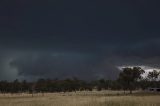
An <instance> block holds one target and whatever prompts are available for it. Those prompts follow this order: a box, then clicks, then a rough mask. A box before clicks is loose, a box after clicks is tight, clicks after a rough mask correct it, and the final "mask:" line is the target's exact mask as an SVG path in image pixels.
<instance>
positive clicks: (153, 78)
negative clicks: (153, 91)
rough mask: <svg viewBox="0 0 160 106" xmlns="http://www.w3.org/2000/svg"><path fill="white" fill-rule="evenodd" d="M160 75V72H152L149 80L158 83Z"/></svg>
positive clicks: (149, 74)
mask: <svg viewBox="0 0 160 106" xmlns="http://www.w3.org/2000/svg"><path fill="white" fill-rule="evenodd" d="M159 75H160V72H158V71H157V70H153V71H152V72H149V73H148V76H147V77H148V78H149V79H150V80H151V81H156V80H157V79H158V76H159Z"/></svg>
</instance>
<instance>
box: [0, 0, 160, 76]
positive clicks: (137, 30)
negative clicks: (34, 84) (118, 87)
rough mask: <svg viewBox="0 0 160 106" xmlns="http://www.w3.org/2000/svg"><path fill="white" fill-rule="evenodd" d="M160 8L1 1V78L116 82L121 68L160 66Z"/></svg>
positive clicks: (116, 2) (122, 2) (118, 2)
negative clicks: (74, 77) (68, 78)
mask: <svg viewBox="0 0 160 106" xmlns="http://www.w3.org/2000/svg"><path fill="white" fill-rule="evenodd" d="M159 3H160V1H158V0H152V1H150V0H110V1H109V0H107V1H97V0H91V1H89V0H85V1H83V0H79V1H75V0H69V1H68V0H67V1H66V0H34V1H31V0H2V1H1V3H0V55H1V56H0V66H1V68H0V69H1V71H0V75H1V79H14V78H26V79H27V78H28V79H29V78H34V77H46V78H47V77H49V78H55V77H60V78H65V77H71V76H77V77H80V78H82V79H94V78H101V77H102V78H103V77H105V78H110V79H112V78H115V77H116V76H117V74H118V72H119V70H118V69H117V66H122V65H147V66H152V67H160V66H159V64H158V63H159V62H160V43H159V42H160V36H159V35H160V30H159V29H160V20H159V19H160V15H159V14H158V13H159V11H160V7H159ZM2 76H3V77H2Z"/></svg>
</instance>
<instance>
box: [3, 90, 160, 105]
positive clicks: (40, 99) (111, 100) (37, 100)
mask: <svg viewBox="0 0 160 106" xmlns="http://www.w3.org/2000/svg"><path fill="white" fill-rule="evenodd" d="M122 94H123V92H120V91H99V92H98V91H92V92H77V93H75V92H72V93H52V94H51V93H48V94H44V95H42V94H34V96H33V97H32V95H31V94H12V95H11V94H5V95H4V94H0V106H160V95H155V94H133V95H122Z"/></svg>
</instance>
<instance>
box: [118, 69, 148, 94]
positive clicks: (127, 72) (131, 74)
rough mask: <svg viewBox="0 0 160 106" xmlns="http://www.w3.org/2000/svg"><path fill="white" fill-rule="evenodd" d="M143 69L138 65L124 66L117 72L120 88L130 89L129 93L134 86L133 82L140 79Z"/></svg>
mask: <svg viewBox="0 0 160 106" xmlns="http://www.w3.org/2000/svg"><path fill="white" fill-rule="evenodd" d="M144 72H145V71H144V70H143V69H141V68H140V67H133V68H128V67H127V68H124V69H123V71H122V72H121V73H120V74H119V79H118V80H119V82H120V83H121V85H122V88H123V89H124V91H125V90H130V94H131V93H132V90H133V89H134V88H135V83H136V82H137V81H138V80H139V79H141V78H142V77H141V74H143V73H144Z"/></svg>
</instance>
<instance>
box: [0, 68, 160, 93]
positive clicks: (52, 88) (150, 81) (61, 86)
mask: <svg viewBox="0 0 160 106" xmlns="http://www.w3.org/2000/svg"><path fill="white" fill-rule="evenodd" d="M144 72H145V71H144V70H143V69H141V68H140V67H133V68H124V69H123V70H122V71H121V72H120V74H119V77H118V79H117V80H105V79H99V80H95V81H83V80H79V79H78V78H68V79H65V80H58V79H54V80H52V79H38V80H37V81H35V82H27V81H26V80H23V81H19V80H17V79H16V80H15V81H13V82H8V81H0V92H1V93H47V92H50V93H53V92H64V93H65V92H76V91H92V90H98V91H100V90H124V91H126V90H129V91H130V93H132V91H133V90H136V89H147V88H149V87H159V88H160V80H159V76H160V73H159V72H158V71H156V70H153V71H152V72H149V73H148V76H147V77H145V78H143V77H142V74H143V73H144Z"/></svg>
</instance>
